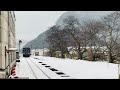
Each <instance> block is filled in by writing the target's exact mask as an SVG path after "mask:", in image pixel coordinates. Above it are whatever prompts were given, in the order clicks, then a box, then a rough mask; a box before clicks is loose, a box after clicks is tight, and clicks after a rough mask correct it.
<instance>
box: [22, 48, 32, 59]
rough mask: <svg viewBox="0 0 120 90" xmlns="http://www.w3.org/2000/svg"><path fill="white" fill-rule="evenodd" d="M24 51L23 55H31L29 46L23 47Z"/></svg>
mask: <svg viewBox="0 0 120 90" xmlns="http://www.w3.org/2000/svg"><path fill="white" fill-rule="evenodd" d="M22 53H23V57H30V56H31V49H30V48H29V47H26V48H23V50H22Z"/></svg>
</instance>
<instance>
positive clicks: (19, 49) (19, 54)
mask: <svg viewBox="0 0 120 90" xmlns="http://www.w3.org/2000/svg"><path fill="white" fill-rule="evenodd" d="M21 43H22V41H21V40H19V58H20V44H21Z"/></svg>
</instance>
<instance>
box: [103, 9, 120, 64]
mask: <svg viewBox="0 0 120 90" xmlns="http://www.w3.org/2000/svg"><path fill="white" fill-rule="evenodd" d="M102 22H103V24H104V26H105V28H104V30H103V31H102V34H103V36H104V42H105V45H106V47H107V49H108V60H109V62H110V63H113V62H114V59H113V56H114V54H115V52H116V49H115V48H117V46H118V43H119V39H120V37H119V35H120V12H118V11H117V12H113V13H111V14H110V15H107V16H105V17H103V18H102Z"/></svg>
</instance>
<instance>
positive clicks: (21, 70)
mask: <svg viewBox="0 0 120 90" xmlns="http://www.w3.org/2000/svg"><path fill="white" fill-rule="evenodd" d="M35 58H36V59H35ZM30 59H31V60H32V61H30V60H29V59H26V58H21V62H20V63H19V64H17V75H18V76H19V77H29V78H30V79H117V78H118V65H117V64H110V63H109V64H108V63H107V62H89V61H84V60H71V59H59V58H53V57H43V56H32V57H30ZM27 62H28V63H29V64H30V65H31V66H32V68H33V70H34V73H35V75H36V77H35V75H34V74H33V72H32V70H31V69H30V67H29V65H28V63H27ZM39 62H42V63H44V64H46V66H50V68H54V69H56V70H58V71H51V70H50V69H49V68H46V67H45V65H42V64H41V63H39ZM33 63H35V64H36V65H37V66H38V67H39V68H40V69H41V70H42V71H44V73H43V72H42V71H41V70H39V68H38V67H37V66H36V65H35V64H33ZM56 72H62V73H64V74H65V75H58V74H56ZM45 74H46V75H47V76H46V75H45Z"/></svg>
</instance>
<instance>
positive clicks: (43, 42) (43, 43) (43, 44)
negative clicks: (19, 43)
mask: <svg viewBox="0 0 120 90" xmlns="http://www.w3.org/2000/svg"><path fill="white" fill-rule="evenodd" d="M43 56H44V42H43Z"/></svg>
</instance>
